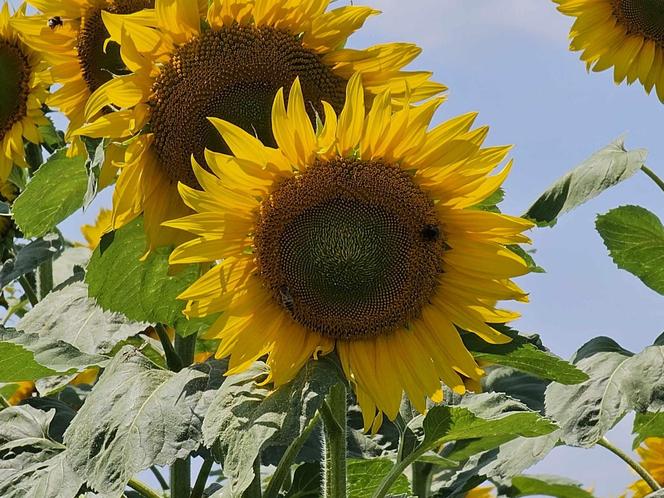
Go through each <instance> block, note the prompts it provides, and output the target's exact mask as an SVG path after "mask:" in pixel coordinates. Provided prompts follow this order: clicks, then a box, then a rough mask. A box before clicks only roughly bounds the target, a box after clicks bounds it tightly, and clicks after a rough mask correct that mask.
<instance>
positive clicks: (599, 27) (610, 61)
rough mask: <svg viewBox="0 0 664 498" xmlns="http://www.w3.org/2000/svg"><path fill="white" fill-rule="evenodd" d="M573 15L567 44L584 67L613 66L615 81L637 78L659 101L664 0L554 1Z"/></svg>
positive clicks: (663, 80) (663, 88) (663, 85)
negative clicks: (576, 54)
mask: <svg viewBox="0 0 664 498" xmlns="http://www.w3.org/2000/svg"><path fill="white" fill-rule="evenodd" d="M554 1H555V2H556V3H557V4H558V5H559V7H558V10H560V12H562V13H563V14H566V15H568V16H572V17H575V18H576V21H575V22H574V25H573V26H572V30H571V32H570V38H571V39H572V42H571V45H570V49H571V50H574V51H583V53H582V54H581V60H583V61H585V62H586V65H587V67H588V69H589V70H590V69H592V70H593V71H604V70H605V69H609V68H610V67H611V66H613V67H614V79H615V82H616V83H622V82H623V81H624V80H625V79H626V80H627V83H628V84H632V83H634V82H635V81H636V80H637V79H638V80H639V81H640V82H641V83H642V84H643V86H644V87H645V89H646V92H648V93H650V92H651V91H652V89H653V88H656V89H657V95H658V96H659V99H660V100H661V101H662V102H664V3H663V2H662V1H661V0H554Z"/></svg>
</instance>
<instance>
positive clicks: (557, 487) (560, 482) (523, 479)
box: [500, 475, 593, 498]
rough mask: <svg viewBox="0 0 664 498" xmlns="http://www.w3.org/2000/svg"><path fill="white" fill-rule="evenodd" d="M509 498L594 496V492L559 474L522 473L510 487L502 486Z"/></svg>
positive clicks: (587, 497)
mask: <svg viewBox="0 0 664 498" xmlns="http://www.w3.org/2000/svg"><path fill="white" fill-rule="evenodd" d="M500 491H501V493H502V494H504V495H505V496H508V497H509V498H518V497H521V496H554V497H557V498H593V494H592V493H591V492H589V491H586V490H585V489H583V488H582V484H580V483H578V482H576V481H572V480H571V479H566V478H564V477H558V476H547V475H521V476H516V477H514V478H513V479H512V485H511V486H510V487H506V488H501V490H500Z"/></svg>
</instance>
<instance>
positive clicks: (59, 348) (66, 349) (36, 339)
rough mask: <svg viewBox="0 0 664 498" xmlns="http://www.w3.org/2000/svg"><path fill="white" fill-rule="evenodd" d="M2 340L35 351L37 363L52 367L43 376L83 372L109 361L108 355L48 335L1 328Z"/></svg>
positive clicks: (48, 367) (0, 340) (0, 339)
mask: <svg viewBox="0 0 664 498" xmlns="http://www.w3.org/2000/svg"><path fill="white" fill-rule="evenodd" d="M0 342H1V343H12V344H15V345H19V346H22V347H23V348H25V349H26V350H28V351H29V352H31V353H33V354H34V360H35V361H36V362H37V363H39V364H40V365H43V366H44V367H46V368H47V369H50V371H49V374H48V375H43V377H47V376H50V375H56V374H67V373H68V374H71V373H76V372H82V371H83V370H85V369H86V368H88V367H91V366H103V365H105V364H106V363H107V362H108V357H107V356H102V355H97V354H88V353H84V352H82V351H81V350H79V349H77V348H76V347H74V346H72V345H71V344H69V343H67V342H65V341H62V340H59V339H54V338H51V337H49V336H48V335H43V336H42V335H39V334H32V333H26V332H19V331H17V330H14V329H4V328H0ZM17 380H18V379H17ZM23 380H32V379H23Z"/></svg>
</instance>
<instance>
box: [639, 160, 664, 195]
mask: <svg viewBox="0 0 664 498" xmlns="http://www.w3.org/2000/svg"><path fill="white" fill-rule="evenodd" d="M641 171H643V172H644V173H645V174H646V175H648V176H649V177H650V179H651V180H652V181H653V182H655V183H656V184H657V186H658V187H659V188H661V189H662V190H664V180H662V179H661V178H660V177H659V176H657V174H656V173H655V172H654V171H653V170H651V169H650V168H648V167H647V166H646V165H645V164H644V165H642V166H641Z"/></svg>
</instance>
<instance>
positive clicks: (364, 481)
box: [347, 458, 410, 498]
mask: <svg viewBox="0 0 664 498" xmlns="http://www.w3.org/2000/svg"><path fill="white" fill-rule="evenodd" d="M393 466H394V463H393V462H392V461H391V460H388V459H387V458H376V459H372V460H356V459H350V460H348V466H347V469H348V471H347V472H348V473H347V479H348V488H347V489H348V498H371V495H372V493H373V491H374V490H375V489H376V488H377V487H378V485H379V484H380V481H382V480H383V478H384V477H385V476H386V475H387V473H388V472H389V471H390V470H391V469H392V467H393ZM409 492H410V484H409V483H408V479H406V476H405V475H403V474H401V475H400V476H399V477H398V479H397V480H396V481H395V483H394V484H393V485H392V487H391V488H390V491H389V493H390V496H392V495H395V494H399V493H409Z"/></svg>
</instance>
